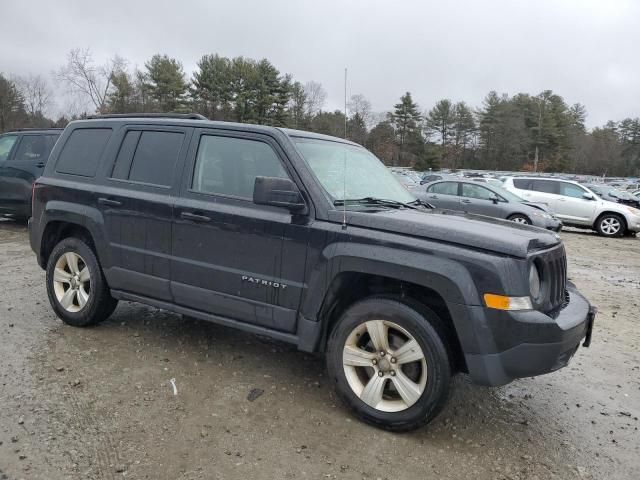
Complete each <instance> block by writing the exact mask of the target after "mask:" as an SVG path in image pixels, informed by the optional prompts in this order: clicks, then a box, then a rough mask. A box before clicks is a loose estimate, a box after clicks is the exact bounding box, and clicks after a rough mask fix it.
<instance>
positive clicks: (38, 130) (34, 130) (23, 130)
mask: <svg viewBox="0 0 640 480" xmlns="http://www.w3.org/2000/svg"><path fill="white" fill-rule="evenodd" d="M62 130H64V129H63V128H14V129H12V130H7V131H6V132H4V133H2V135H6V134H7V133H13V134H15V133H62Z"/></svg>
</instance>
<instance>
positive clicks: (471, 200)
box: [460, 183, 504, 218]
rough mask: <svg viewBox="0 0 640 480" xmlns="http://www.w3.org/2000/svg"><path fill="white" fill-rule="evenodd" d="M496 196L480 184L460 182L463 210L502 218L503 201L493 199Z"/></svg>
mask: <svg viewBox="0 0 640 480" xmlns="http://www.w3.org/2000/svg"><path fill="white" fill-rule="evenodd" d="M496 198H498V196H497V195H496V194H495V193H494V192H492V191H491V190H489V189H488V188H485V187H483V186H482V185H475V184H472V183H463V184H462V200H461V201H460V204H461V207H462V210H464V211H465V212H469V213H475V214H477V215H488V216H490V217H498V218H502V217H503V215H502V205H503V204H504V202H502V203H501V202H499V201H498V202H496V201H494V199H496Z"/></svg>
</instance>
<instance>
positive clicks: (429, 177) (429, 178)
mask: <svg viewBox="0 0 640 480" xmlns="http://www.w3.org/2000/svg"><path fill="white" fill-rule="evenodd" d="M436 180H442V177H441V176H440V175H427V176H425V177H422V181H423V182H435V181H436Z"/></svg>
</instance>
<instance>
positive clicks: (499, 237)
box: [330, 209, 560, 258]
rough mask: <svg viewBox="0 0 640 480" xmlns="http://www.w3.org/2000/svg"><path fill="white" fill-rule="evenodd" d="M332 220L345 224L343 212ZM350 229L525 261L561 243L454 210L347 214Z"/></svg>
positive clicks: (547, 234)
mask: <svg viewBox="0 0 640 480" xmlns="http://www.w3.org/2000/svg"><path fill="white" fill-rule="evenodd" d="M330 220H332V221H336V222H342V212H341V211H337V210H333V211H331V212H330ZM347 225H353V226H358V227H362V228H371V229H375V230H383V231H387V232H392V233H400V234H404V235H410V236H412V237H420V238H425V239H429V240H435V241H439V242H445V243H452V244H457V245H460V246H466V247H472V248H479V249H482V250H490V251H492V252H496V253H501V254H505V255H511V256H515V257H522V258H524V257H526V256H527V254H528V253H529V252H531V251H533V250H540V249H545V248H549V247H552V246H554V245H557V244H559V243H560V237H559V236H558V235H556V234H555V233H552V232H548V231H546V230H543V229H540V228H536V227H531V226H529V225H521V224H517V223H514V222H509V221H507V220H500V219H497V218H492V217H485V216H482V215H471V214H466V213H462V212H455V211H452V210H437V209H435V210H426V211H423V210H410V209H406V210H399V209H398V210H396V209H393V210H392V209H389V210H378V211H371V210H370V211H368V212H364V211H353V210H351V211H347ZM347 231H348V227H347Z"/></svg>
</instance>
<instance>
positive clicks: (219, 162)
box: [192, 135, 288, 198]
mask: <svg viewBox="0 0 640 480" xmlns="http://www.w3.org/2000/svg"><path fill="white" fill-rule="evenodd" d="M256 177H279V178H288V176H287V173H286V172H285V170H284V168H283V167H282V164H281V163H280V160H279V159H278V157H277V155H276V153H275V152H274V151H273V149H272V148H271V147H270V146H269V145H267V144H266V143H263V142H258V141H254V140H246V139H243V138H229V137H214V136H211V135H203V136H202V138H201V139H200V146H199V147H198V156H197V158H196V166H195V170H194V173H193V181H192V189H193V190H195V191H196V192H203V193H212V194H220V195H231V196H234V197H242V198H253V187H254V184H255V179H256Z"/></svg>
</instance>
